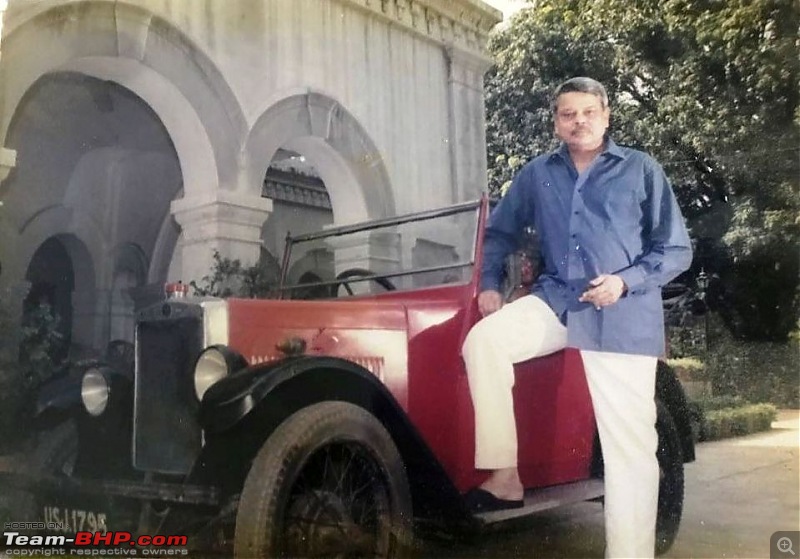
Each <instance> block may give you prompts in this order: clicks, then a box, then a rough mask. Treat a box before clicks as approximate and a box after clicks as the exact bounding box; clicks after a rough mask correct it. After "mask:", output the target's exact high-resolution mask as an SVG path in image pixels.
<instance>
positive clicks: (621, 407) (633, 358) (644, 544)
mask: <svg viewBox="0 0 800 559" xmlns="http://www.w3.org/2000/svg"><path fill="white" fill-rule="evenodd" d="M566 343H567V329H566V327H565V326H564V325H562V324H561V322H559V320H558V318H557V317H556V315H555V313H553V311H552V310H551V309H550V307H548V306H547V304H546V303H544V302H543V301H542V300H541V299H539V298H538V297H536V296H534V295H527V296H525V297H521V298H519V299H517V300H516V301H514V302H513V303H509V304H507V305H504V306H503V307H502V308H501V309H500V310H499V311H497V312H495V313H492V314H490V315H489V316H487V317H484V318H483V319H482V320H480V321H479V322H478V323H477V324H476V325H475V326H474V327H473V328H472V329H471V330H470V332H469V334H468V335H467V338H466V340H465V341H464V345H463V348H462V351H463V356H464V361H465V363H466V367H467V375H468V377H469V387H470V392H471V394H472V403H473V406H474V408H475V436H476V439H475V467H476V468H478V469H488V470H496V469H500V468H510V467H516V466H517V430H516V423H515V419H514V403H513V396H512V388H513V386H514V363H518V362H520V361H525V360H527V359H531V358H533V357H538V356H541V355H547V354H549V353H553V352H555V351H558V350H560V349H563V348H564V347H565V346H566ZM581 356H582V358H583V365H584V369H585V370H586V379H587V382H588V385H589V392H590V394H591V397H592V406H593V407H594V413H595V418H596V421H597V428H598V432H599V435H600V444H601V446H602V449H603V462H604V464H605V493H606V495H605V525H606V557H618V558H636V559H639V558H651V557H653V555H654V550H655V525H656V514H657V507H658V483H659V467H658V461H657V459H656V450H657V448H658V435H657V433H656V429H655V423H656V407H655V400H654V396H655V375H656V358H655V357H650V356H643V355H627V354H620V353H606V352H597V351H581ZM530 428H532V429H535V428H536V426H535V425H531V426H530Z"/></svg>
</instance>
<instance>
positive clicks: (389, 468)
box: [234, 402, 412, 558]
mask: <svg viewBox="0 0 800 559" xmlns="http://www.w3.org/2000/svg"><path fill="white" fill-rule="evenodd" d="M411 520H412V508H411V498H410V491H409V486H408V479H407V477H406V473H405V468H404V466H403V462H402V458H401V457H400V454H399V452H398V450H397V448H396V446H395V445H394V442H393V441H392V438H391V436H390V435H389V433H388V432H387V431H386V429H385V428H384V427H383V425H381V423H380V422H379V421H378V420H377V419H376V418H375V417H374V416H373V415H371V414H370V413H369V412H367V411H366V410H364V409H362V408H360V407H358V406H354V405H352V404H348V403H345V402H323V403H320V404H315V405H313V406H309V407H308V408H304V409H302V410H300V411H298V412H296V413H295V414H293V415H292V416H290V417H289V418H288V419H287V420H286V421H284V422H283V423H282V424H281V425H280V427H278V429H276V431H275V432H274V433H273V434H272V435H271V436H270V437H269V439H267V441H266V442H265V443H264V445H263V446H262V448H261V450H260V451H259V452H258V454H257V455H256V457H255V459H254V460H253V464H252V466H251V469H250V472H249V474H248V475H247V479H246V480H245V484H244V488H243V489H242V494H241V498H240V503H239V510H238V513H237V519H236V536H235V542H234V548H235V555H236V556H237V557H241V558H243V557H248V558H250V557H392V558H395V557H404V556H406V555H407V554H408V553H409V552H410V550H411V539H412V536H411V534H412V527H411V526H412V523H411Z"/></svg>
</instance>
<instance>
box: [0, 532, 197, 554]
mask: <svg viewBox="0 0 800 559" xmlns="http://www.w3.org/2000/svg"><path fill="white" fill-rule="evenodd" d="M3 543H4V544H5V545H4V547H5V549H4V555H5V556H6V557H50V556H58V555H70V556H74V555H82V556H94V557H102V556H110V555H113V556H129V557H147V556H150V557H165V556H186V555H188V551H187V549H186V545H187V544H188V538H187V537H186V536H164V535H155V536H147V535H142V536H134V535H133V534H131V533H130V532H76V533H75V535H74V536H69V537H68V536H63V535H44V536H38V535H33V536H31V535H27V534H20V533H19V532H3Z"/></svg>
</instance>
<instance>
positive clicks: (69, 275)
mask: <svg viewBox="0 0 800 559" xmlns="http://www.w3.org/2000/svg"><path fill="white" fill-rule="evenodd" d="M25 279H26V280H27V281H28V282H30V290H29V291H28V295H27V296H26V297H25V300H24V302H23V305H22V324H23V326H24V327H27V328H28V329H29V330H30V329H37V328H46V325H45V324H42V322H43V321H48V322H49V321H50V320H51V318H50V317H52V320H53V321H54V322H53V324H54V326H55V331H56V332H57V333H58V335H59V336H60V340H58V342H56V343H55V345H54V347H52V348H50V349H51V351H52V352H51V354H50V357H51V358H52V359H53V360H54V361H56V362H58V361H62V360H64V359H66V357H67V355H68V353H69V347H70V344H71V342H72V320H73V316H72V293H73V291H74V290H75V272H74V267H73V263H72V259H71V258H70V256H69V252H68V251H67V248H66V247H65V246H64V244H63V243H62V242H61V241H60V240H59V239H58V238H56V237H51V238H50V239H47V240H46V241H45V242H44V243H43V244H42V245H41V246H40V247H39V248H38V249H37V250H36V252H35V253H34V255H33V258H32V259H31V262H30V264H29V265H28V270H27V272H26V274H25Z"/></svg>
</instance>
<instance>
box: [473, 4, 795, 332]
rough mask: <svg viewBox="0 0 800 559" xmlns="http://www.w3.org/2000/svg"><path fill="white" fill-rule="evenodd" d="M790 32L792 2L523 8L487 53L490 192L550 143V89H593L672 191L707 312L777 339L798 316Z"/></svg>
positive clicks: (738, 328)
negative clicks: (700, 274)
mask: <svg viewBox="0 0 800 559" xmlns="http://www.w3.org/2000/svg"><path fill="white" fill-rule="evenodd" d="M798 26H800V8H798V4H797V3H796V2H794V1H793V0H728V1H725V2H719V1H713V0H538V1H535V2H531V7H530V8H528V9H526V10H523V11H522V12H520V13H519V14H518V15H517V16H516V17H515V18H514V19H513V20H512V22H511V24H510V25H509V26H507V27H505V28H503V29H501V30H500V31H498V32H496V33H495V34H494V35H493V37H492V39H491V42H490V50H491V52H492V54H493V56H494V58H495V60H496V62H497V65H496V67H495V68H494V69H493V71H492V72H491V73H490V75H489V76H488V79H487V85H486V101H487V113H488V120H487V123H488V155H489V164H490V172H489V179H490V189H491V190H493V191H494V192H497V191H501V190H502V188H503V187H504V185H507V184H508V182H509V181H510V179H511V177H512V176H513V175H514V173H515V172H516V171H517V170H518V169H519V168H520V167H521V166H522V165H523V164H524V163H525V162H526V161H527V160H528V159H530V158H531V157H532V156H534V155H537V154H539V153H542V152H543V151H546V150H548V149H551V148H552V147H554V146H555V140H554V139H553V135H552V120H551V117H550V109H549V101H550V94H551V92H552V91H553V89H554V88H555V86H556V85H558V84H559V83H561V82H562V81H564V80H565V79H568V78H570V77H573V76H576V75H587V76H592V77H594V78H596V79H598V80H599V81H601V82H603V83H604V84H605V85H606V87H607V89H608V92H609V97H610V101H611V105H612V125H611V127H612V134H613V136H614V137H615V139H616V140H617V141H618V142H619V143H622V144H625V145H629V146H632V147H637V148H640V149H644V150H646V151H648V152H650V153H651V154H653V155H654V156H655V157H656V158H657V159H658V160H659V161H660V162H661V163H662V164H663V165H664V168H665V169H666V171H667V173H668V175H669V176H670V178H671V180H672V181H673V185H674V187H675V191H676V194H677V196H678V198H679V201H680V203H681V205H682V207H683V210H684V213H685V215H686V216H687V218H688V219H689V225H690V228H691V232H692V236H693V238H694V240H695V242H696V248H697V251H696V253H697V254H696V259H695V265H694V269H695V272H696V271H698V270H699V269H701V268H703V269H705V270H706V271H707V272H708V273H709V274H710V276H711V277H712V279H713V282H712V285H711V286H710V287H709V297H708V301H709V304H710V305H712V306H713V307H714V308H715V309H716V310H718V311H719V312H720V313H721V314H722V315H723V316H724V318H725V319H726V323H727V324H728V326H729V327H730V328H731V330H732V331H733V332H734V333H735V334H736V335H738V336H741V337H747V338H751V339H772V340H780V339H785V337H786V335H787V334H788V332H789V331H790V330H792V329H793V328H796V326H797V324H796V320H797V316H798V311H800V294H799V293H798V277H799V276H800V249H799V248H798V245H799V244H800V218H798V214H799V213H800V201H799V199H798V177H800V162H799V160H798V154H799V153H800V132H799V130H800V108H799V103H798V101H799V98H800V87H799V86H800V61H799V60H798V57H797V41H798Z"/></svg>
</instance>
